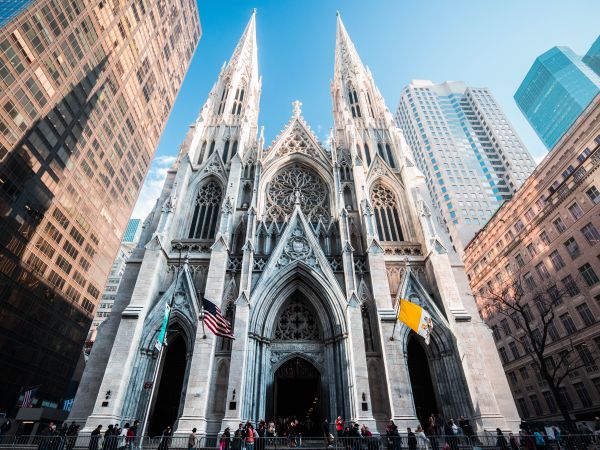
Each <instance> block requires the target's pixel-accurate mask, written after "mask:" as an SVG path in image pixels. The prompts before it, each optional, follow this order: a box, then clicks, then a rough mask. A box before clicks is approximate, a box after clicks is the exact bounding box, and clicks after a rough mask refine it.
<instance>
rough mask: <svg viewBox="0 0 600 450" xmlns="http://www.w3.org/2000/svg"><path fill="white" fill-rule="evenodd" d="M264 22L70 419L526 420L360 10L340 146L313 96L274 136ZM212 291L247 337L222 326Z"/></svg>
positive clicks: (178, 429) (214, 105) (120, 301)
mask: <svg viewBox="0 0 600 450" xmlns="http://www.w3.org/2000/svg"><path fill="white" fill-rule="evenodd" d="M255 22H256V17H255V13H254V14H253V15H252V17H251V19H250V21H249V23H248V25H247V26H246V29H245V30H244V33H243V35H242V37H241V39H240V41H239V43H238V44H237V46H236V48H235V50H234V52H233V55H232V57H231V59H230V61H229V62H228V63H227V64H226V65H225V66H224V67H223V68H222V70H221V72H220V73H219V75H218V78H217V81H216V83H215V84H214V86H213V88H212V90H211V91H210V94H209V96H208V100H207V101H206V103H205V104H204V106H203V107H202V109H201V111H200V114H199V116H198V118H197V120H196V121H195V122H194V123H193V124H192V125H191V126H190V129H189V132H188V134H187V136H186V138H185V140H184V141H183V144H182V145H181V148H180V151H179V155H178V157H177V160H176V162H175V163H174V165H173V167H172V168H171V169H170V170H169V173H168V176H167V179H166V181H165V184H164V187H163V190H162V193H161V195H160V198H159V199H158V200H157V203H156V206H155V207H154V210H153V211H152V213H151V214H150V215H149V217H148V218H147V219H146V221H145V223H144V227H143V232H142V238H141V241H140V243H139V245H138V247H137V248H136V249H135V251H134V252H133V255H132V256H131V258H130V260H129V261H128V263H127V267H126V270H125V274H124V276H123V280H122V282H121V285H120V287H119V290H118V292H117V295H116V300H115V304H114V307H113V310H112V313H111V315H110V317H109V318H108V319H107V320H106V322H105V323H104V324H103V325H102V326H101V328H100V331H99V333H98V337H97V339H96V342H95V344H94V347H93V350H92V353H91V355H90V359H89V361H88V365H87V368H86V371H85V373H84V376H83V378H82V380H81V383H80V387H79V391H78V393H77V397H76V399H75V402H74V405H73V409H72V412H71V415H70V419H69V420H76V421H79V422H81V423H84V424H85V427H84V431H85V430H91V429H93V428H95V427H96V426H97V425H98V424H104V426H105V427H106V424H109V423H117V422H120V423H121V424H124V423H125V422H133V421H134V420H136V419H137V420H140V422H141V423H140V427H141V428H142V430H143V432H144V433H146V434H150V435H156V434H158V433H159V432H160V430H162V429H163V428H164V427H165V426H166V425H173V426H174V429H175V433H176V434H178V433H181V434H183V433H189V431H190V430H191V429H192V428H193V427H196V428H197V429H198V431H199V433H200V434H202V435H213V434H216V433H218V432H219V431H220V430H223V429H224V427H226V426H235V428H237V423H238V422H240V421H246V420H251V421H253V422H256V421H258V420H260V419H266V418H276V417H299V418H300V419H301V420H306V419H310V421H312V422H313V423H318V424H320V421H321V420H323V419H324V418H328V419H329V420H330V421H332V420H335V418H336V417H337V416H341V417H342V418H344V419H345V420H346V421H347V422H349V421H351V420H353V421H357V422H359V423H360V424H366V425H367V426H369V427H370V429H371V430H373V431H375V432H376V431H379V432H384V430H385V425H386V424H387V423H388V421H389V420H390V419H392V420H394V421H395V423H396V424H397V425H398V426H399V427H400V428H401V429H405V427H407V426H411V427H415V426H416V425H417V424H418V422H419V421H420V422H421V423H423V425H424V426H426V424H427V422H426V421H427V417H428V416H429V415H430V414H431V413H436V414H441V415H442V416H443V417H445V418H459V417H460V416H464V417H467V418H469V419H470V420H471V424H472V425H473V426H474V427H476V428H477V429H479V430H483V429H488V430H489V429H496V427H500V428H502V429H505V430H507V429H515V428H517V427H518V423H519V418H518V414H517V410H516V408H515V406H514V402H513V399H512V396H511V393H510V390H509V386H508V383H507V381H506V378H505V376H504V372H503V370H502V366H501V364H500V360H499V358H498V354H497V351H496V348H495V346H494V343H493V340H492V335H491V332H490V330H489V329H488V327H487V326H486V325H485V324H484V323H483V322H482V320H481V319H480V317H479V314H478V311H477V305H476V302H475V299H474V297H473V295H472V294H471V291H470V289H469V285H468V281H467V279H466V275H465V272H464V269H463V266H462V263H461V262H460V259H459V258H458V256H457V254H456V253H455V251H454V250H453V248H452V244H451V243H450V242H449V237H448V234H447V232H446V228H445V226H444V225H443V222H442V221H441V219H438V218H437V215H436V213H435V212H434V211H433V209H432V207H431V200H430V198H429V194H428V191H427V188H426V185H425V179H424V177H423V175H422V173H421V172H419V170H418V169H417V168H416V167H415V164H414V162H413V160H412V159H411V158H412V157H411V155H410V152H409V149H408V147H407V144H406V142H405V140H404V137H403V135H402V132H401V131H400V130H399V129H398V127H397V126H396V125H395V123H394V120H393V118H392V115H391V114H390V112H389V110H388V109H387V107H386V105H385V103H384V100H383V98H382V96H381V94H380V92H379V90H378V89H377V87H376V85H375V82H374V80H373V77H372V75H371V73H370V71H369V70H368V69H367V68H366V67H365V66H364V65H363V64H362V62H361V60H360V57H359V56H358V53H357V51H356V49H355V47H354V44H353V43H352V41H351V40H350V37H349V35H348V33H347V31H346V29H345V27H344V24H343V23H342V20H341V18H340V17H339V15H338V18H337V31H336V48H335V68H334V78H333V81H332V84H331V98H332V103H333V123H334V126H333V132H332V137H331V142H330V143H329V145H328V146H327V147H325V146H324V145H322V144H321V143H320V142H319V140H318V139H317V137H316V136H315V134H314V133H313V132H312V131H311V128H310V126H309V125H308V124H307V123H306V121H305V120H304V118H303V117H302V111H301V104H300V103H299V102H295V103H294V105H293V107H291V108H290V110H291V111H290V112H291V117H290V119H289V121H288V123H287V124H284V125H283V129H282V131H281V132H280V133H279V135H278V136H277V137H276V138H275V139H274V141H273V142H272V143H271V144H268V143H265V142H264V138H263V133H262V130H259V127H258V118H259V102H260V95H261V78H260V76H259V69H258V67H259V66H258V59H257V43H256V23H255ZM290 89H293V87H290ZM202 298H206V299H208V300H210V301H211V302H213V303H214V304H216V305H217V306H218V307H220V308H221V310H222V312H223V315H224V316H226V317H227V318H228V319H229V320H230V321H231V324H232V328H233V333H234V335H235V339H234V340H231V339H226V338H221V337H216V336H215V335H214V334H213V333H211V332H210V331H209V330H208V329H206V327H205V326H203V322H202V321H201V320H200V319H201V317H202ZM399 298H404V299H408V300H410V301H412V302H415V303H418V304H419V305H421V306H422V307H423V308H424V309H426V310H427V311H428V312H429V314H430V315H431V316H432V318H433V324H434V325H433V332H432V335H431V342H430V344H429V345H425V343H424V341H423V339H422V338H421V337H419V336H417V335H416V334H415V333H414V332H412V331H410V330H409V328H408V327H406V326H405V325H403V324H402V323H396V313H395V305H396V302H397V300H398V299H399ZM165 304H170V305H172V310H171V314H170V317H169V320H168V326H167V330H166V345H165V346H164V347H163V349H162V351H158V349H157V347H156V345H155V344H156V342H157V336H158V334H159V333H160V332H161V325H162V323H163V318H164V316H165ZM138 433H140V432H139V431H138Z"/></svg>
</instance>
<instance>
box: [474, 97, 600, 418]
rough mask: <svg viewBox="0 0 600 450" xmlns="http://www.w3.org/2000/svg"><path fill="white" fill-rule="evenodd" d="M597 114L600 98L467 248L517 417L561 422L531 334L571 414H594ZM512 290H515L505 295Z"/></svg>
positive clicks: (599, 186) (599, 222) (598, 297)
mask: <svg viewBox="0 0 600 450" xmlns="http://www.w3.org/2000/svg"><path fill="white" fill-rule="evenodd" d="M598 117H600V94H599V95H597V96H596V98H595V99H594V100H593V101H592V103H591V104H590V105H589V106H588V107H587V108H586V109H585V110H584V111H583V112H582V114H581V115H580V116H579V118H578V119H577V120H576V121H575V123H574V124H573V125H572V126H571V128H570V129H569V130H568V131H567V133H565V135H564V136H563V137H562V139H561V140H560V141H559V142H558V143H557V144H556V145H555V146H554V148H553V150H552V152H550V153H549V154H548V155H547V156H546V158H545V159H544V160H543V161H542V162H541V163H540V164H539V165H538V167H537V168H536V169H535V171H534V172H533V173H532V174H531V176H530V178H529V179H528V180H527V181H526V182H525V184H524V185H523V186H522V187H521V189H520V190H519V191H518V192H517V193H516V194H515V196H514V197H513V198H512V200H510V201H508V202H506V203H505V204H504V205H502V207H501V208H500V209H499V210H498V211H497V212H496V214H495V215H494V217H492V218H491V219H490V221H489V222H488V224H487V225H486V226H485V227H484V228H483V229H482V230H481V231H480V232H479V233H478V234H477V236H475V238H473V240H472V241H471V242H470V243H469V245H468V246H467V247H466V249H465V258H464V260H465V267H466V269H467V273H468V275H469V281H470V284H471V288H472V291H473V292H474V293H475V294H476V298H477V303H478V307H479V308H480V312H481V315H482V317H483V319H484V320H485V322H486V323H487V324H488V325H489V326H490V327H491V329H492V332H493V336H494V340H495V341H496V347H497V349H498V352H499V354H500V358H501V360H502V364H503V366H504V370H505V372H506V374H507V376H508V379H509V382H510V386H511V389H512V393H513V396H514V398H515V401H516V403H517V406H518V408H519V412H520V415H521V417H522V418H523V419H528V420H531V421H532V422H538V423H554V422H556V421H562V418H563V416H562V415H561V413H560V410H559V409H560V408H559V407H558V404H559V401H560V400H558V399H557V396H556V395H554V394H553V393H552V389H551V385H550V384H549V383H548V382H547V380H546V379H544V378H542V376H541V375H540V373H543V372H541V371H540V367H539V364H537V362H536V358H533V357H532V356H531V355H532V353H533V352H532V340H537V342H538V346H537V348H536V350H537V351H540V350H541V348H542V347H543V351H542V354H543V355H544V357H545V359H546V361H548V362H547V366H546V367H547V368H548V369H551V371H550V373H552V372H554V373H556V378H555V379H556V380H560V379H562V381H561V387H560V388H559V389H560V392H559V394H560V395H559V398H560V399H562V401H563V402H564V406H565V408H566V409H567V410H568V411H569V412H570V413H571V415H572V417H575V418H576V419H577V420H589V421H592V420H594V417H596V416H598V415H600V376H598V375H599V374H600V370H599V364H598V362H599V360H598V356H597V355H598V351H599V349H600V322H599V321H598V317H600V259H599V258H598V256H599V249H600V170H599V168H600V123H599V121H598ZM514 287H519V290H518V291H519V292H520V293H517V294H514V295H513V294H511V292H515V291H514V290H513V288H514ZM506 292H509V296H510V297H509V304H510V303H511V302H512V300H515V301H516V302H517V303H516V304H517V308H513V309H511V308H510V307H509V308H507V311H508V312H509V313H507V311H506V310H505V311H499V310H498V309H497V308H495V307H494V303H495V302H494V297H495V296H498V295H502V294H503V293H506ZM489 306H492V307H491V308H490V307H489ZM519 310H520V311H521V312H518V311H519ZM525 317H527V318H528V322H529V324H528V327H525V326H523V325H522V322H523V320H524V318H525ZM526 328H527V329H528V330H529V331H525V329H526ZM536 336H542V337H541V338H540V339H539V340H538V339H537V338H536Z"/></svg>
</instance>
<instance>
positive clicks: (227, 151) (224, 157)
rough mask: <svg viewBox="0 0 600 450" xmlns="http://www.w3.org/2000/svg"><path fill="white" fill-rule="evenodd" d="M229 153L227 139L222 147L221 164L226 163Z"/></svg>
mask: <svg viewBox="0 0 600 450" xmlns="http://www.w3.org/2000/svg"><path fill="white" fill-rule="evenodd" d="M228 153H229V139H227V140H226V141H225V145H224V146H223V162H224V163H227V157H228V156H229V155H228Z"/></svg>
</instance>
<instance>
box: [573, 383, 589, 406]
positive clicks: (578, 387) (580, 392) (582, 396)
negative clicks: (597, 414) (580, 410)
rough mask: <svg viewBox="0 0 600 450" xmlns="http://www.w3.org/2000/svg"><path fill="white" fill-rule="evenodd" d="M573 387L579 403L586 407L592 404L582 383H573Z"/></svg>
mask: <svg viewBox="0 0 600 450" xmlns="http://www.w3.org/2000/svg"><path fill="white" fill-rule="evenodd" d="M573 387H574V388H575V392H577V396H578V397H579V400H580V401H581V405H582V406H583V407H586V408H587V407H588V406H592V398H591V397H590V394H589V392H588V391H587V389H586V388H585V386H584V385H583V383H581V382H579V383H573Z"/></svg>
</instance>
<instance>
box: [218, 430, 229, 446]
mask: <svg viewBox="0 0 600 450" xmlns="http://www.w3.org/2000/svg"><path fill="white" fill-rule="evenodd" d="M230 444H231V433H230V431H229V427H227V428H225V429H224V430H223V434H222V435H221V439H220V441H219V450H229V446H230Z"/></svg>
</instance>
